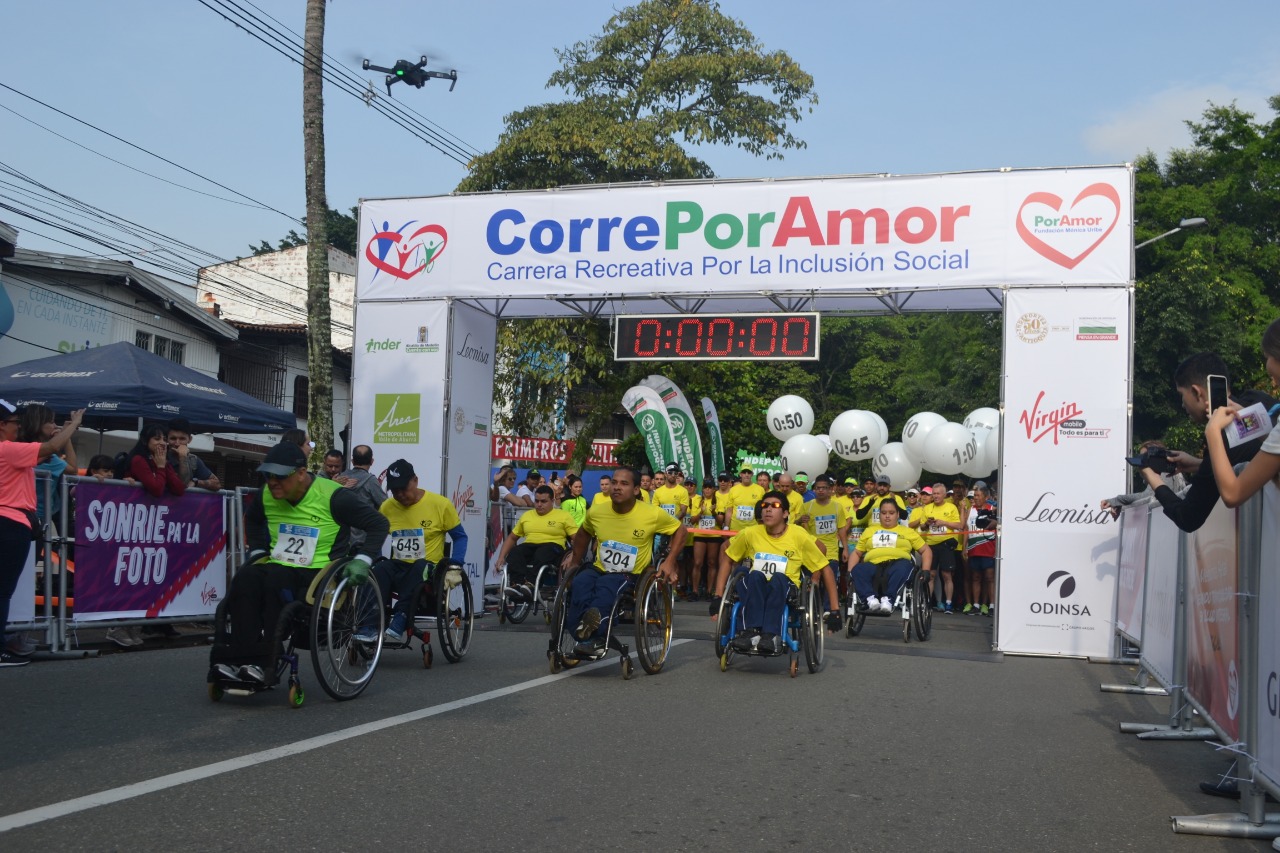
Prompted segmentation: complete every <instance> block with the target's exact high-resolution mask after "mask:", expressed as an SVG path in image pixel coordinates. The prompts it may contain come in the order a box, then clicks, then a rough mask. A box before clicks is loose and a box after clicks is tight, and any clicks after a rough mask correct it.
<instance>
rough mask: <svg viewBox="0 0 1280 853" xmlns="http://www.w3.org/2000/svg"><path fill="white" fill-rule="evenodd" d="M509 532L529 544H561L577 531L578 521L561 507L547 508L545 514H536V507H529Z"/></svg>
mask: <svg viewBox="0 0 1280 853" xmlns="http://www.w3.org/2000/svg"><path fill="white" fill-rule="evenodd" d="M511 532H512V533H514V534H515V535H516V536H517V537H520V538H523V539H524V541H525V542H527V543H528V544H530V545H545V544H547V543H554V544H556V545H563V544H564V542H565V540H566V539H568V538H569V537H570V536H572V535H573V534H575V533H577V532H578V522H576V521H574V520H573V516H572V515H569V513H567V512H565V511H564V510H562V509H550V510H547V513H546V515H538V511H537V510H536V509H531V510H529V511H528V512H526V513H525V514H524V515H522V516H520V520H519V521H517V522H516V526H515V527H513V528H511Z"/></svg>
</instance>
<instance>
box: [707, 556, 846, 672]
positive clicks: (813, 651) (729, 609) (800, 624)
mask: <svg viewBox="0 0 1280 853" xmlns="http://www.w3.org/2000/svg"><path fill="white" fill-rule="evenodd" d="M749 571H750V569H749V568H748V567H747V566H746V565H745V564H739V566H738V567H737V568H736V569H734V571H733V573H732V574H731V575H730V576H729V580H728V582H727V583H726V585H725V593H724V597H723V598H722V599H721V600H720V617H719V620H718V622H717V624H716V636H715V650H716V656H717V657H718V658H719V659H720V671H721V672H727V671H728V669H729V663H730V662H731V661H732V660H733V658H734V656H735V655H739V654H746V653H744V652H739V651H737V650H736V649H734V648H733V647H732V646H731V645H730V641H731V640H732V639H733V635H734V626H735V625H736V624H737V623H738V613H739V611H740V610H741V609H742V602H741V601H739V600H738V596H737V590H736V587H737V581H738V580H740V579H741V577H742V576H743V575H744V574H746V573H747V572H749ZM784 581H785V582H786V583H787V585H788V586H791V585H792V584H791V581H790V580H786V579H784ZM820 612H821V611H820V608H819V607H818V600H817V590H816V588H815V586H814V584H813V579H812V577H811V576H810V574H809V572H808V570H802V572H801V581H800V588H799V589H798V590H796V589H795V588H794V586H793V587H792V590H791V591H790V592H788V593H787V602H786V604H785V605H783V608H782V620H781V624H779V626H778V628H779V630H778V631H777V634H778V636H779V637H781V638H782V643H783V650H782V651H779V652H773V651H754V652H751V653H750V656H751V657H780V656H781V655H783V654H786V655H787V656H788V664H787V668H788V672H789V673H790V674H791V677H792V678H795V677H796V675H797V673H798V672H799V671H800V653H801V652H803V653H804V656H805V664H806V666H808V668H809V672H817V671H818V669H819V668H821V666H822V657H823V652H824V648H825V639H824V636H823V632H822V621H821V620H820V619H817V618H815V617H816V614H818V613H820Z"/></svg>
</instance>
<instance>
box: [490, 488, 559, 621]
mask: <svg viewBox="0 0 1280 853" xmlns="http://www.w3.org/2000/svg"><path fill="white" fill-rule="evenodd" d="M554 497H555V492H553V491H552V489H551V487H550V486H538V488H537V489H536V490H534V493H533V509H531V510H529V511H528V512H526V513H524V514H523V515H521V516H520V520H519V521H517V522H516V526H515V527H513V528H512V529H511V533H510V534H508V536H507V538H506V539H505V540H504V541H503V543H502V552H501V553H500V554H499V555H498V565H499V566H501V565H504V564H505V565H506V567H507V571H508V572H509V573H510V576H511V593H512V594H513V595H514V596H515V597H516V599H517V600H519V601H526V602H527V601H533V594H534V590H533V581H534V578H535V577H536V575H537V572H538V567H539V566H554V565H555V564H556V563H559V562H560V560H561V558H563V557H564V550H565V548H564V546H565V542H567V541H568V540H569V539H570V538H571V537H572V536H573V535H574V534H575V533H577V532H578V523H577V522H576V521H574V520H573V516H571V515H570V514H569V513H567V512H565V511H564V510H562V509H553V508H552V506H551V503H552V499H553V498H554ZM522 538H523V539H524V542H522V543H520V544H519V545H517V544H516V542H517V541H519V540H520V539H522ZM552 581H553V582H554V578H553V579H552Z"/></svg>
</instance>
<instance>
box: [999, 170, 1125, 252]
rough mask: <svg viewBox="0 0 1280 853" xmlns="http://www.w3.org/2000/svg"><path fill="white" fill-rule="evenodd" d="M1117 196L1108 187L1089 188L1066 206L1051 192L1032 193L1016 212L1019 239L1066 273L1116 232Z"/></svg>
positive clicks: (1113, 190) (1118, 203)
mask: <svg viewBox="0 0 1280 853" xmlns="http://www.w3.org/2000/svg"><path fill="white" fill-rule="evenodd" d="M1119 221H1120V194H1119V193H1118V192H1116V188H1115V187H1113V186H1111V185H1110V184H1103V183H1098V184H1090V185H1089V186H1087V187H1085V188H1084V189H1082V190H1081V191H1080V193H1079V194H1078V195H1077V196H1076V197H1075V198H1074V199H1072V200H1071V202H1070V203H1069V204H1068V203H1066V202H1065V200H1064V199H1063V198H1062V197H1061V196H1058V195H1054V194H1053V193H1051V192H1034V193H1031V194H1030V195H1029V196H1027V197H1026V198H1025V199H1024V200H1023V202H1022V206H1021V207H1019V208H1018V222H1017V227H1018V236H1019V237H1021V238H1022V241H1023V242H1024V243H1026V244H1027V245H1028V246H1030V247H1031V248H1032V249H1033V250H1034V251H1035V252H1037V253H1038V254H1040V255H1041V256H1043V257H1045V258H1047V259H1049V260H1050V261H1053V262H1054V263H1055V264H1058V265H1059V266H1062V267H1066V268H1067V269H1069V270H1070V269H1075V268H1076V266H1077V265H1079V263H1080V262H1081V261H1083V260H1084V259H1085V258H1087V257H1089V255H1090V254H1092V253H1093V250H1094V249H1096V248H1098V247H1099V246H1101V245H1102V243H1103V242H1104V241H1105V240H1106V239H1107V237H1109V236H1110V235H1111V232H1112V231H1114V230H1115V227H1116V223H1118V222H1119Z"/></svg>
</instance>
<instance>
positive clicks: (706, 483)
mask: <svg viewBox="0 0 1280 853" xmlns="http://www.w3.org/2000/svg"><path fill="white" fill-rule="evenodd" d="M721 476H723V475H721ZM715 487H716V481H715V480H713V479H711V478H710V477H707V478H705V479H704V480H703V481H702V488H704V489H714V488H715Z"/></svg>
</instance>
